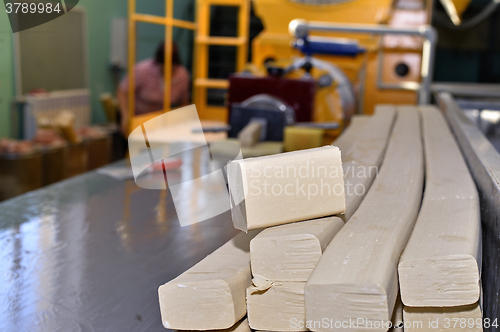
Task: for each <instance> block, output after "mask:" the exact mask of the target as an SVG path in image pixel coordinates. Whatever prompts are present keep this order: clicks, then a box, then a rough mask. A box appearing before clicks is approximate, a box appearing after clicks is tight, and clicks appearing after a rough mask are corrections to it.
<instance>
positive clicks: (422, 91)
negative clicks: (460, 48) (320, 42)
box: [289, 19, 437, 104]
mask: <svg viewBox="0 0 500 332" xmlns="http://www.w3.org/2000/svg"><path fill="white" fill-rule="evenodd" d="M289 31H290V34H292V35H293V36H295V37H297V38H304V37H306V36H307V35H308V34H309V31H328V32H344V33H366V34H376V35H388V34H391V35H409V36H421V37H423V38H424V39H425V40H424V45H423V50H422V68H421V72H420V76H421V80H422V82H421V83H416V82H404V83H402V84H391V85H387V84H385V83H384V82H382V77H381V75H378V79H377V84H378V86H379V88H382V89H400V90H411V91H413V90H418V91H419V99H418V100H419V103H420V104H428V103H429V101H430V97H431V95H430V87H431V83H432V73H433V71H434V58H435V54H436V43H437V32H436V30H435V29H434V28H433V27H432V26H429V25H422V26H420V27H418V28H394V27H389V26H387V25H368V24H347V23H343V24H340V23H339V24H335V23H325V22H308V21H304V20H300V19H296V20H293V21H291V22H290V25H289ZM380 56H381V54H379V58H380ZM381 71H382V68H380V62H379V68H378V72H379V73H380V72H381Z"/></svg>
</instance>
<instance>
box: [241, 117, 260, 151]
mask: <svg viewBox="0 0 500 332" xmlns="http://www.w3.org/2000/svg"><path fill="white" fill-rule="evenodd" d="M262 127H263V124H262V123H261V122H260V121H251V122H250V123H249V124H247V125H246V126H245V128H243V129H242V130H241V131H240V133H239V134H238V140H239V141H240V145H241V146H242V147H245V148H249V147H252V146H255V144H257V143H258V142H259V140H260V135H261V132H262Z"/></svg>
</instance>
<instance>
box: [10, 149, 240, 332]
mask: <svg viewBox="0 0 500 332" xmlns="http://www.w3.org/2000/svg"><path fill="white" fill-rule="evenodd" d="M204 158H206V157H203V156H202V155H200V159H199V160H200V163H203V160H208V159H204ZM187 159H188V157H186V160H187ZM192 160H193V161H194V160H195V158H192ZM203 167H208V166H203V165H200V166H199V168H200V170H199V172H200V174H202V173H203ZM187 168H188V167H187V165H186V167H185V166H183V168H182V169H181V170H180V171H177V173H176V174H177V176H178V177H181V176H182V173H183V172H184V170H185V169H187ZM148 176H149V175H148ZM150 180H151V181H154V180H155V179H154V177H153V178H151V179H150ZM197 194H201V193H197ZM186 199H187V200H188V201H187V202H185V203H183V204H187V205H188V206H189V204H191V203H190V202H191V199H192V198H191V197H186ZM173 207H174V205H173V201H172V197H171V195H170V193H169V191H166V190H163V191H162V190H144V189H140V188H138V187H137V186H136V184H135V183H134V182H133V181H126V182H122V181H117V180H114V179H112V178H108V177H106V176H103V175H100V174H97V173H95V172H91V173H88V174H86V175H83V176H80V177H76V178H73V179H70V180H67V181H64V182H61V183H59V184H56V185H54V186H51V187H48V188H46V189H42V190H39V191H37V192H33V193H29V194H27V195H23V196H19V197H16V198H15V199H12V200H9V201H7V202H3V203H0V331H2V332H3V331H8V332H10V331H13V332H23V331H29V332H33V331H50V332H52V331H138V332H141V331H148V332H149V331H165V329H164V328H163V327H162V325H161V319H160V313H159V310H158V295H157V289H158V286H159V285H161V284H164V283H165V282H167V281H169V280H170V279H172V278H174V277H176V276H177V275H179V274H180V273H182V272H183V271H185V270H186V269H188V268H189V267H191V266H192V265H194V264H195V263H197V262H198V261H199V260H201V259H202V258H204V257H205V256H206V255H207V254H209V253H211V252H212V251H213V250H215V249H216V248H218V247H219V246H220V245H222V244H223V243H224V242H226V241H227V240H229V239H230V238H231V237H232V236H234V235H235V234H236V233H237V231H236V230H235V229H234V228H233V226H232V223H231V218H230V213H229V212H227V213H224V214H222V215H220V216H218V217H216V218H213V219H210V220H207V221H205V222H203V223H199V224H196V225H191V226H187V227H183V228H181V227H180V225H179V221H178V219H177V216H176V213H175V209H174V208H173ZM138 317H140V319H139V318H138Z"/></svg>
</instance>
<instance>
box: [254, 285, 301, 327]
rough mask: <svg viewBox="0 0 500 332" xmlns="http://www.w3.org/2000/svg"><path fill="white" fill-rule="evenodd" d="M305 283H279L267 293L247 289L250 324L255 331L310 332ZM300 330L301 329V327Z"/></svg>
mask: <svg viewBox="0 0 500 332" xmlns="http://www.w3.org/2000/svg"><path fill="white" fill-rule="evenodd" d="M305 284H306V283H305V282H276V283H274V284H273V285H272V286H271V287H270V288H269V289H267V290H259V289H258V288H256V287H253V286H252V287H249V288H248V289H247V309H248V322H249V324H250V327H251V328H252V329H253V330H265V331H307V329H306V328H305V309H304V286H305ZM299 326H301V328H300V327H299Z"/></svg>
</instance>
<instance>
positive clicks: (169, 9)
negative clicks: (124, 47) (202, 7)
mask: <svg viewBox="0 0 500 332" xmlns="http://www.w3.org/2000/svg"><path fill="white" fill-rule="evenodd" d="M136 4H137V3H136V0H129V2H128V14H129V20H128V41H129V43H128V79H129V89H128V114H129V118H128V129H129V131H128V132H129V133H130V132H131V131H132V130H133V128H134V126H138V125H141V124H142V123H144V122H145V121H147V120H149V119H151V118H152V117H151V116H136V115H135V73H134V67H135V61H136V46H137V43H136V39H137V34H136V28H137V23H138V22H143V23H151V24H160V25H164V26H165V64H164V75H163V76H164V80H165V81H164V83H165V84H164V88H165V92H164V102H163V110H162V111H160V112H154V114H155V116H156V115H160V114H163V113H165V112H168V111H170V92H171V76H172V42H173V40H172V39H173V28H174V27H178V28H183V29H189V30H196V27H197V25H196V23H194V22H189V21H183V20H178V19H175V18H174V0H165V4H166V6H165V17H162V16H156V15H147V14H138V13H136V8H137V7H136ZM152 114H153V113H152Z"/></svg>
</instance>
